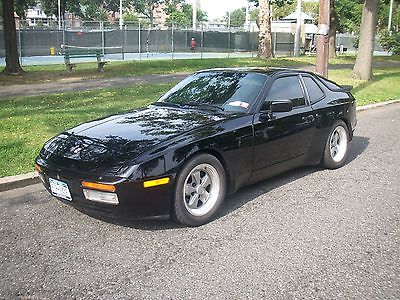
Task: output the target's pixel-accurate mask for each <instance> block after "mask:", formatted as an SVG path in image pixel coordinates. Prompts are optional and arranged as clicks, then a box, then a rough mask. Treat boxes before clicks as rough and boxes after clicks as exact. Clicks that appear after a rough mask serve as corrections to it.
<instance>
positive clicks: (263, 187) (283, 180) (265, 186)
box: [92, 136, 369, 231]
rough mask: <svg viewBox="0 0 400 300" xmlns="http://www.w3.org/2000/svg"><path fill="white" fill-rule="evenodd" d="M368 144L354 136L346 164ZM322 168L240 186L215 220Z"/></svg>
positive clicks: (135, 224) (148, 225) (163, 225)
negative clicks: (243, 186)
mask: <svg viewBox="0 0 400 300" xmlns="http://www.w3.org/2000/svg"><path fill="white" fill-rule="evenodd" d="M368 145H369V138H367V137H362V136H354V137H353V140H352V142H351V144H350V148H349V157H348V159H347V163H346V164H347V165H349V164H351V163H352V162H353V161H354V160H355V159H357V157H359V156H360V155H362V153H363V152H364V151H365V149H367V147H368ZM322 170H324V169H323V168H321V167H320V166H313V167H303V168H298V169H295V170H292V171H289V172H286V173H283V174H281V175H278V176H275V177H273V178H270V179H268V180H265V181H261V182H259V183H256V184H253V185H250V186H248V187H245V188H242V189H240V190H239V191H237V192H236V193H234V194H232V195H230V196H228V197H227V199H226V200H225V202H224V205H223V208H222V209H221V212H220V213H219V214H218V216H217V217H216V220H218V219H219V218H222V217H224V216H226V215H229V214H231V213H232V212H234V211H235V210H237V209H238V208H240V207H242V206H243V205H245V204H247V203H249V202H251V201H253V200H255V199H256V198H257V197H259V196H261V195H263V194H265V193H268V192H270V191H272V190H273V189H276V188H279V187H281V186H284V185H286V184H288V183H290V182H293V181H296V180H298V179H301V178H303V177H306V176H307V175H310V174H312V173H315V172H320V171H322ZM92 217H95V218H96V219H100V220H102V221H106V222H108V223H112V224H115V225H118V226H124V227H131V228H135V229H140V230H149V231H155V230H169V229H179V228H183V227H184V226H182V225H180V224H178V223H175V222H172V221H126V220H115V219H109V218H104V217H96V216H92Z"/></svg>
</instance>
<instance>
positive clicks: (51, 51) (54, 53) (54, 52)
mask: <svg viewBox="0 0 400 300" xmlns="http://www.w3.org/2000/svg"><path fill="white" fill-rule="evenodd" d="M50 55H56V47H50Z"/></svg>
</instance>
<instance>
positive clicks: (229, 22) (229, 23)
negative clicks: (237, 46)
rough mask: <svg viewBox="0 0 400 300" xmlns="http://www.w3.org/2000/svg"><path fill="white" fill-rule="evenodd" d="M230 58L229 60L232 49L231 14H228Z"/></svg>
mask: <svg viewBox="0 0 400 300" xmlns="http://www.w3.org/2000/svg"><path fill="white" fill-rule="evenodd" d="M228 13H229V15H228V58H229V54H230V53H229V52H230V49H231V12H230V11H229V12H228Z"/></svg>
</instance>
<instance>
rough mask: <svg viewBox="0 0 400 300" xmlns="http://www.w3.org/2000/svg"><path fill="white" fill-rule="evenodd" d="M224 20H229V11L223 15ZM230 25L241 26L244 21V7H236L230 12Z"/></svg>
mask: <svg viewBox="0 0 400 300" xmlns="http://www.w3.org/2000/svg"><path fill="white" fill-rule="evenodd" d="M225 21H226V22H227V23H228V21H229V13H226V15H225ZM230 22H231V26H233V27H242V26H243V25H244V22H246V8H238V9H235V10H234V11H232V12H231V20H230Z"/></svg>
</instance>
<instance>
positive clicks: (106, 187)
mask: <svg viewBox="0 0 400 300" xmlns="http://www.w3.org/2000/svg"><path fill="white" fill-rule="evenodd" d="M82 187H84V188H87V189H92V190H98V191H104V192H115V186H114V185H111V184H104V183H97V182H90V181H82Z"/></svg>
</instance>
